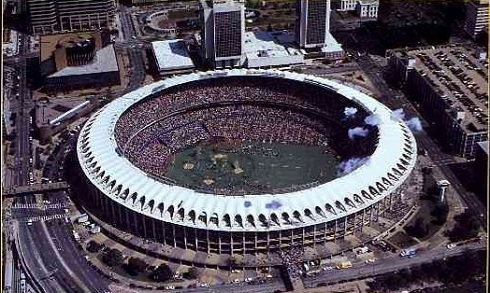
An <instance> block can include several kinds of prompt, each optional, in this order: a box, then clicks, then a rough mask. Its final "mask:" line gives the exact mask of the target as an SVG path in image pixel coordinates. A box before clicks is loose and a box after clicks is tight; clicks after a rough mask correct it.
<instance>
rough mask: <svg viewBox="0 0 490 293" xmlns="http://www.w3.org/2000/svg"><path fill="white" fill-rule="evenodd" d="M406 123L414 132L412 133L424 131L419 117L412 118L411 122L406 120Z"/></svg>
mask: <svg viewBox="0 0 490 293" xmlns="http://www.w3.org/2000/svg"><path fill="white" fill-rule="evenodd" d="M405 123H406V124H407V126H408V128H410V130H412V132H419V131H422V123H421V122H420V119H419V118H417V117H413V118H410V119H409V120H406V121H405Z"/></svg>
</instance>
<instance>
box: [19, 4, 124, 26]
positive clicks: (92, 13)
mask: <svg viewBox="0 0 490 293" xmlns="http://www.w3.org/2000/svg"><path fill="white" fill-rule="evenodd" d="M27 5H28V7H29V15H30V19H31V27H32V32H33V33H34V34H48V33H55V32H66V31H74V30H89V29H98V28H103V27H108V26H109V25H110V24H111V23H112V21H113V19H114V16H115V5H114V0H27Z"/></svg>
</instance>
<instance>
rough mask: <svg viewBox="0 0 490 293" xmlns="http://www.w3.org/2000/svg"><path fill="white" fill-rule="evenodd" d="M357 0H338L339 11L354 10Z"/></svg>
mask: <svg viewBox="0 0 490 293" xmlns="http://www.w3.org/2000/svg"><path fill="white" fill-rule="evenodd" d="M356 4H357V0H340V9H338V10H339V11H353V10H356Z"/></svg>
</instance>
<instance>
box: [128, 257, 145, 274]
mask: <svg viewBox="0 0 490 293" xmlns="http://www.w3.org/2000/svg"><path fill="white" fill-rule="evenodd" d="M147 267H148V264H147V263H146V262H145V261H144V260H142V259H140V258H137V257H131V258H130V259H128V263H127V265H126V266H125V269H126V271H127V272H128V273H130V274H131V275H137V274H138V273H142V272H144V271H145V270H146V268H147Z"/></svg>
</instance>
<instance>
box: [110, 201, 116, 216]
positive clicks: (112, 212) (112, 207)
mask: <svg viewBox="0 0 490 293" xmlns="http://www.w3.org/2000/svg"><path fill="white" fill-rule="evenodd" d="M114 204H115V202H114V200H112V199H111V201H110V205H111V220H112V221H114V220H115V219H116V212H115V211H114Z"/></svg>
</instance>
